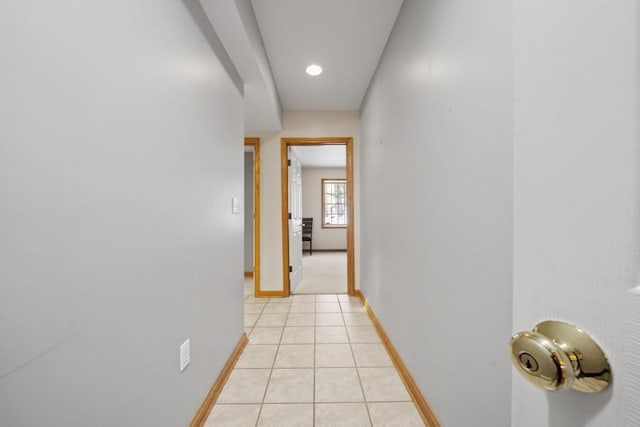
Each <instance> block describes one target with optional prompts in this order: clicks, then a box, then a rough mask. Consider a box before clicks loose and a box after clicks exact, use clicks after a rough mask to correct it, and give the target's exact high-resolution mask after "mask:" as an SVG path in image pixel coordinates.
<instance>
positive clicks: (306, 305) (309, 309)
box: [289, 302, 316, 313]
mask: <svg viewBox="0 0 640 427" xmlns="http://www.w3.org/2000/svg"><path fill="white" fill-rule="evenodd" d="M315 311H316V304H315V303H313V302H294V303H293V304H291V310H290V311H289V313H315Z"/></svg>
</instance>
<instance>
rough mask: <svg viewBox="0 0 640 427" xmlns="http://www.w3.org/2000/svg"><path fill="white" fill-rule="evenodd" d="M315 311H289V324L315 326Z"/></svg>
mask: <svg viewBox="0 0 640 427" xmlns="http://www.w3.org/2000/svg"><path fill="white" fill-rule="evenodd" d="M314 325H315V314H314V313H289V317H287V326H314Z"/></svg>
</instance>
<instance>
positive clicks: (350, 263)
mask: <svg viewBox="0 0 640 427" xmlns="http://www.w3.org/2000/svg"><path fill="white" fill-rule="evenodd" d="M296 146H298V147H312V146H344V148H345V156H346V165H345V166H346V179H345V180H346V182H345V185H346V221H345V222H346V240H347V245H346V246H347V248H346V249H347V263H346V264H347V265H346V269H347V286H346V291H347V293H348V294H349V295H351V296H355V262H354V260H355V258H354V256H355V254H354V250H355V244H354V217H355V216H354V196H353V194H354V193H353V138H351V137H336V138H282V139H281V177H282V185H281V201H282V242H283V245H282V259H283V279H284V284H283V289H284V296H289V295H290V294H291V291H292V289H291V284H292V282H291V277H290V275H291V273H292V272H295V270H296V269H295V268H294V266H293V265H292V261H297V260H295V259H292V258H293V257H292V255H291V253H290V243H293V242H291V240H292V238H293V236H296V237H295V238H296V239H297V238H298V236H297V232H298V231H299V230H298V228H299V227H298V226H299V225H300V224H298V222H301V221H298V219H299V220H301V218H297V219H295V218H292V219H290V215H289V214H290V213H291V210H290V201H291V196H292V194H290V192H291V190H290V188H291V185H292V184H295V182H293V181H294V180H295V179H296V178H290V169H291V168H290V166H289V151H290V148H291V147H296ZM293 176H294V177H295V176H296V175H295V174H294V175H293ZM294 198H295V197H294ZM294 203H295V201H294ZM297 216H298V217H300V216H301V214H300V212H299V211H298V213H297ZM318 220H319V221H318V222H319V224H318V226H320V224H323V225H324V224H325V222H324V217H322V218H318ZM295 246H298V245H297V244H296V245H295ZM300 256H301V255H300ZM294 257H295V254H294Z"/></svg>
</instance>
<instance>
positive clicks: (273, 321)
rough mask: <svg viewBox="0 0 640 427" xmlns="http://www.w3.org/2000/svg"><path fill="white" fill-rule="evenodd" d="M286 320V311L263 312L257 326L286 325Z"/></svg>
mask: <svg viewBox="0 0 640 427" xmlns="http://www.w3.org/2000/svg"><path fill="white" fill-rule="evenodd" d="M286 320H287V314H286V313H263V314H261V315H260V317H259V318H258V321H257V322H256V326H258V327H260V328H262V327H267V326H284V323H285V321H286Z"/></svg>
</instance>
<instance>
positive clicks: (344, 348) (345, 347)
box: [316, 344, 355, 368]
mask: <svg viewBox="0 0 640 427" xmlns="http://www.w3.org/2000/svg"><path fill="white" fill-rule="evenodd" d="M351 366H355V364H354V362H353V355H352V354H351V346H350V345H349V344H316V367H318V368H348V367H351Z"/></svg>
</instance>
